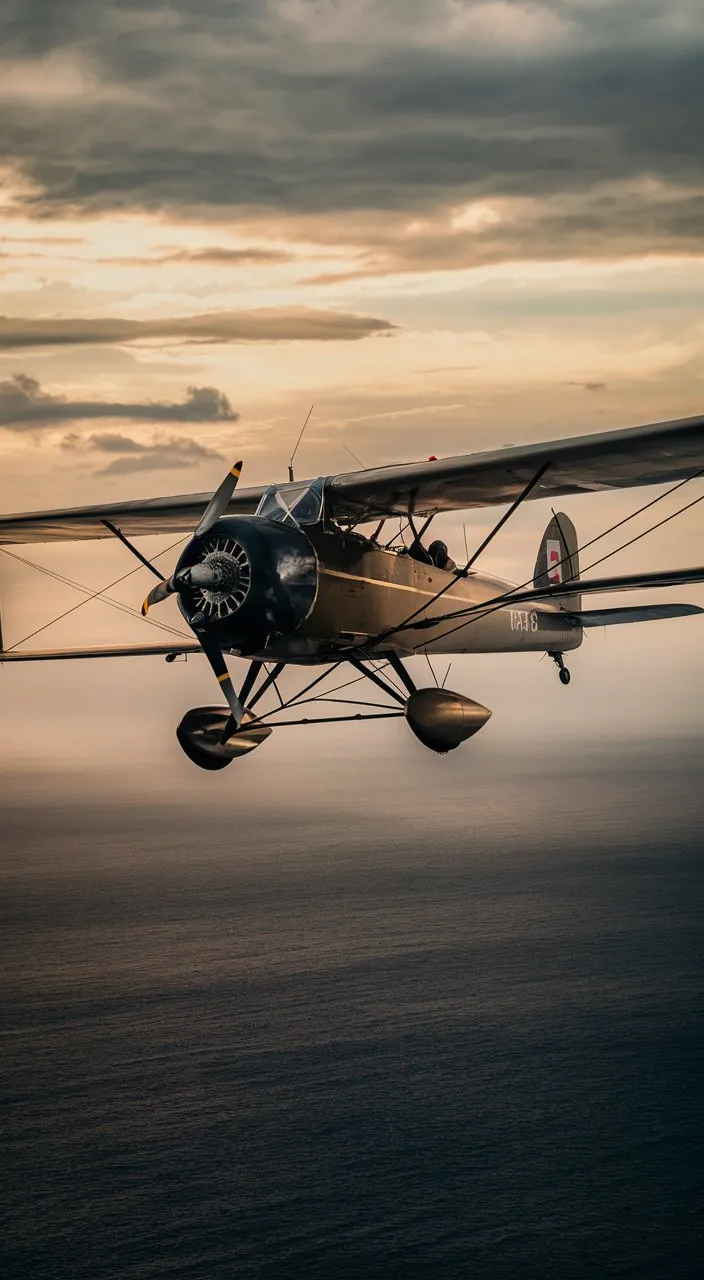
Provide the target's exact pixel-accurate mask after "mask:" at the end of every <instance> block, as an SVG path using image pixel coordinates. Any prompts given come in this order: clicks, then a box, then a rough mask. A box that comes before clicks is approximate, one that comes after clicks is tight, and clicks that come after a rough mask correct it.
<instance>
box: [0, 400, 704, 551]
mask: <svg viewBox="0 0 704 1280" xmlns="http://www.w3.org/2000/svg"><path fill="white" fill-rule="evenodd" d="M546 463H549V464H550V465H549V466H548V468H547V470H546V472H545V474H544V475H543V476H542V478H541V480H540V481H539V483H538V484H537V485H536V486H535V488H534V489H533V490H532V491H531V494H530V497H531V498H554V497H557V496H559V495H561V494H567V493H591V492H595V491H599V490H604V489H606V490H608V489H627V488H630V487H631V486H632V485H644V484H665V483H667V482H668V481H673V480H679V479H685V478H686V477H688V476H692V475H695V474H696V473H697V472H699V471H701V470H702V469H704V417H699V418H682V419H680V420H679V421H676V422H658V423H655V424H653V425H652V426H647V427H632V428H629V429H626V430H624V431H607V432H602V433H600V434H598V435H591V436H577V437H575V438H573V439H570V440H548V441H546V442H545V443H543V444H531V445H521V446H519V447H517V448H510V449H494V450H492V451H491V452H488V453H470V454H466V455H465V456H464V457H461V458H443V459H441V460H440V461H439V462H412V463H404V464H402V465H400V466H391V467H376V468H374V469H373V470H370V471H353V472H350V473H348V474H346V475H340V476H334V477H333V478H332V479H331V480H330V481H329V484H328V487H327V494H328V507H329V511H330V513H331V514H332V515H333V516H336V517H337V518H338V519H342V520H345V519H356V520H361V519H364V518H368V519H370V520H372V519H378V518H380V517H381V516H392V515H406V514H407V513H408V512H409V511H411V512H413V513H415V514H417V515H423V516H424V515H430V514H431V513H432V512H435V511H454V510H461V509H464V508H469V507H490V506H495V505H496V504H498V503H505V502H512V501H513V499H514V498H516V497H518V495H519V494H520V493H521V491H522V490H523V489H524V488H525V487H526V485H527V484H528V483H529V482H530V480H532V479H533V477H534V476H535V474H536V472H537V471H539V469H540V468H541V467H543V466H545V464H546ZM264 492H265V490H264V489H263V488H261V489H239V488H238V489H237V490H236V491H235V495H234V497H233V499H232V501H231V503H230V505H229V507H228V513H232V514H239V515H251V514H253V512H254V511H256V509H257V506H258V505H259V502H260V500H261V498H262V497H263V495H264ZM210 497H211V495H210V494H209V493H190V494H182V495H180V496H177V497H173V498H150V499H147V500H144V501H141V502H117V503H110V504H109V505H106V506H92V507H74V508H72V509H69V510H64V511H30V512H26V513H24V514H22V515H14V516H5V517H3V518H0V543H3V542H49V541H53V540H54V539H63V540H65V541H72V540H73V539H78V538H105V537H108V536H109V530H108V529H106V528H105V526H104V524H102V521H103V520H104V519H108V520H110V521H111V522H112V523H113V524H115V525H117V526H118V527H119V528H120V529H121V530H122V531H123V532H124V533H126V534H130V535H135V534H146V533H171V532H176V533H180V532H188V531H189V530H191V529H193V528H194V527H195V526H196V524H197V523H198V520H199V519H200V517H201V515H202V513H203V511H204V510H205V507H206V506H207V503H208V502H209V500H210Z"/></svg>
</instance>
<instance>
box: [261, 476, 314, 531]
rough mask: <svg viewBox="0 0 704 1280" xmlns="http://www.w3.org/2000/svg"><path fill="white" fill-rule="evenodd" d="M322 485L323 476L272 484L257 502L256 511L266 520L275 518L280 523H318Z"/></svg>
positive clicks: (298, 524)
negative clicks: (310, 479)
mask: <svg viewBox="0 0 704 1280" xmlns="http://www.w3.org/2000/svg"><path fill="white" fill-rule="evenodd" d="M324 487H325V477H324V476H320V477H319V478H318V479H317V480H312V481H306V482H304V483H303V484H297V483H295V482H294V483H293V484H272V485H270V486H269V488H268V489H267V491H266V493H265V494H264V497H263V498H262V500H261V502H260V503H259V506H258V507H257V512H256V513H257V515H258V516H263V517H264V519H266V520H276V521H278V522H279V523H280V524H292V525H295V526H296V527H300V526H302V525H306V524H319V523H320V521H321V520H322V518H323V490H324Z"/></svg>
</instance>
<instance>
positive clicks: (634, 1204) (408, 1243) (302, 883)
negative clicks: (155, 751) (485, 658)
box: [0, 742, 704, 1280]
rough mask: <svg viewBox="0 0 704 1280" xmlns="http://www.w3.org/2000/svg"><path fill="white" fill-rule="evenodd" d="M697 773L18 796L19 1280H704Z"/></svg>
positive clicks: (701, 856) (15, 1257)
mask: <svg viewBox="0 0 704 1280" xmlns="http://www.w3.org/2000/svg"><path fill="white" fill-rule="evenodd" d="M703 766H704V756H703V753H702V750H701V745H700V746H699V747H698V748H697V747H696V745H695V744H692V743H680V744H678V743H671V742H670V743H665V744H662V745H660V746H658V744H655V745H653V746H652V747H651V748H650V749H649V750H648V751H647V752H643V751H642V750H641V751H640V752H635V753H633V752H632V750H631V749H626V748H619V747H618V746H617V745H614V746H613V747H612V749H610V750H609V751H607V752H603V751H602V752H599V753H596V752H594V753H592V754H591V755H588V754H587V755H584V756H574V755H573V756H572V757H568V758H565V757H560V756H559V755H556V756H555V757H554V758H553V759H551V760H549V761H546V760H544V759H543V760H542V761H531V760H530V759H528V760H525V759H524V760H523V761H521V760H519V759H518V758H516V760H515V761H513V762H510V761H508V762H504V764H503V765H502V767H501V768H500V769H497V768H496V767H495V765H494V766H492V767H491V768H490V767H488V766H485V767H484V768H483V770H482V771H481V772H480V773H478V774H474V775H473V774H472V773H471V772H470V774H469V776H468V777H467V776H465V775H461V774H460V773H459V772H458V770H457V768H456V767H455V766H453V769H454V772H452V773H451V774H450V775H448V777H447V780H446V781H445V782H444V783H442V784H441V783H439V782H438V781H437V778H439V777H441V776H444V775H440V774H437V775H435V774H433V775H431V782H429V783H428V785H427V786H425V787H424V786H423V783H422V774H421V773H420V772H417V773H415V774H412V775H411V776H406V777H401V778H398V777H396V778H394V777H393V776H392V773H391V771H390V770H389V772H388V773H387V774H386V776H385V777H383V778H381V779H380V777H379V773H378V770H377V771H376V772H375V771H374V770H370V778H369V783H368V785H366V786H363V785H361V784H360V780H359V777H357V778H356V779H355V784H354V786H353V787H351V788H350V790H349V791H346V790H345V787H344V785H343V784H342V783H341V784H340V785H339V786H338V787H337V789H334V788H333V789H330V788H328V787H327V786H324V785H322V783H321V780H320V776H318V777H317V779H316V775H315V773H314V771H311V773H309V774H308V775H304V777H305V776H307V782H305V781H304V782H300V781H299V783H298V784H297V786H296V787H295V788H294V787H292V786H290V787H289V788H288V789H286V787H283V789H281V788H279V787H278V786H277V783H276V778H275V777H274V778H270V779H269V781H268V783H266V784H265V783H264V782H261V781H260V782H258V783H257V787H258V790H256V791H254V790H250V782H249V781H248V780H251V779H252V778H254V777H255V776H258V777H260V778H262V777H264V775H263V774H259V775H255V773H254V772H253V771H251V770H250V772H249V773H245V772H242V774H241V775H240V777H241V778H242V779H245V783H246V785H242V786H241V789H240V784H239V783H238V784H237V787H236V788H233V786H232V785H230V786H229V790H227V789H224V788H223V786H222V783H221V782H220V783H218V784H217V786H216V785H215V783H214V782H213V780H211V779H207V780H206V782H205V783H201V784H199V785H200V786H201V787H205V788H206V790H205V791H204V792H203V791H198V792H196V791H195V790H194V793H193V795H192V796H191V797H190V798H189V796H188V794H187V792H186V791H185V790H184V791H178V790H177V791H176V792H175V793H173V794H172V795H171V796H170V798H169V799H168V801H167V799H166V795H165V791H164V789H163V788H162V790H158V789H157V793H156V794H155V796H154V798H153V799H150V798H149V794H148V791H147V789H146V787H144V786H143V787H141V788H140V789H139V790H138V791H137V792H136V793H135V794H132V793H131V790H130V784H129V780H125V781H124V784H116V783H113V784H112V786H111V788H109V789H108V790H107V791H106V790H104V788H103V787H101V785H99V780H98V779H97V777H96V775H92V774H90V773H89V772H87V773H86V774H85V776H80V775H77V774H76V775H66V777H58V778H55V779H54V780H53V781H52V782H51V785H50V784H49V782H48V781H47V780H42V779H38V778H37V777H32V776H30V775H28V774H26V773H23V772H18V773H17V774H16V775H11V776H9V777H6V778H5V780H4V782H3V784H2V826H1V829H0V844H1V846H2V856H1V859H0V879H1V889H2V896H1V907H0V913H1V922H0V923H1V928H0V952H1V959H2V971H1V972H2V977H1V997H2V1029H3V1036H2V1077H1V1079H2V1102H3V1108H2V1134H1V1138H2V1152H1V1155H2V1173H1V1176H2V1180H3V1184H4V1189H3V1232H2V1244H1V1246H0V1249H1V1251H2V1255H3V1257H2V1269H1V1274H2V1276H3V1278H4V1280H39V1278H41V1280H50V1278H53V1277H61V1278H62V1280H63V1278H64V1277H71V1278H74V1277H75V1278H76V1280H160V1278H161V1277H179V1278H180V1277H183V1278H184V1280H186V1278H189V1280H211V1278H212V1280H219V1278H220V1277H223V1278H225V1277H231V1276H238V1277H239V1276H242V1277H250V1276H251V1277H277V1278H279V1277H280V1278H281V1280H286V1278H287V1277H296V1278H298V1277H305V1278H306V1280H323V1278H325V1280H328V1278H329V1280H335V1278H336V1277H341V1278H345V1277H350V1278H352V1277H355V1278H357V1277H360V1278H361V1277H374V1278H376V1277H384V1278H386V1277H389V1278H393V1280H395V1278H396V1277H399V1278H400V1277H404V1278H409V1280H416V1278H418V1280H420V1278H421V1277H428V1280H434V1278H435V1277H437V1278H438V1280H446V1278H447V1280H449V1278H450V1277H478V1278H483V1277H514V1276H515V1277H525V1276H528V1277H534V1276H535V1277H559V1278H560V1280H562V1278H563V1277H564V1278H567V1277H595V1278H604V1280H606V1278H607V1277H616V1276H619V1277H621V1276H622V1277H627V1276H628V1277H637V1278H638V1280H651V1278H655V1277H657V1278H658V1280H659V1278H661V1277H662V1278H669V1277H698V1276H701V1275H703V1274H704V1244H703V1243H702V1223H703V1221H704V1217H703V1211H702V1205H703V1204H704V1197H703V1195H702V1192H703V1190H704V1188H703V1185H702V1184H703V1181H704V1179H703V1177H702V1173H703V1169H704V1158H703V1155H702V1133H703V1128H704V1126H703V1125H702V1113H703V1111H704V1105H703V1103H704V1089H703V1087H702V1049H703V1048H704V1035H703V1025H704V1019H703V1016H702V1004H703V993H704V962H703V954H702V922H703V920H702V896H703V895H702V889H703V887H704V850H703V844H704V842H703V840H702V818H703V816H704V771H703ZM433 767H435V766H433ZM372 774H373V776H372ZM184 776H185V775H184ZM188 776H189V778H190V777H191V774H189V775H188ZM199 776H200V775H199ZM265 785H266V786H267V787H268V788H269V790H268V791H267V790H265V789H263V788H264V787H265Z"/></svg>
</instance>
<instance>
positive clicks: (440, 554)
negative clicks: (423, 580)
mask: <svg viewBox="0 0 704 1280" xmlns="http://www.w3.org/2000/svg"><path fill="white" fill-rule="evenodd" d="M428 554H429V556H430V558H431V560H432V562H433V564H434V565H437V567H438V569H444V568H445V565H446V564H447V562H448V560H449V559H450V553H449V551H448V549H447V543H446V542H442V541H441V540H440V538H436V539H435V541H434V542H431V544H430V546H429V547H428Z"/></svg>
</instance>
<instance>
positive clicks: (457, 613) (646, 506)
mask: <svg viewBox="0 0 704 1280" xmlns="http://www.w3.org/2000/svg"><path fill="white" fill-rule="evenodd" d="M702 475H704V467H702V468H701V470H699V471H695V472H694V474H693V475H691V476H686V477H685V479H684V480H679V481H678V482H677V484H675V485H672V486H671V487H670V488H669V489H666V490H665V492H664V493H660V494H658V495H657V496H656V497H655V498H651V499H650V501H648V502H645V503H643V505H642V506H640V507H638V509H637V510H636V511H632V512H631V514H630V515H628V516H624V517H623V518H622V519H621V520H617V521H616V522H615V523H614V524H612V525H610V526H609V528H608V529H604V530H603V532H602V533H598V534H597V535H596V537H594V538H590V540H589V542H585V543H583V545H582V546H580V547H579V548H578V549H577V554H580V553H581V552H583V551H586V550H588V548H589V547H593V546H594V545H595V543H597V542H600V541H601V540H602V538H606V537H608V536H609V534H612V533H615V532H616V530H617V529H620V528H622V526H623V525H624V524H628V523H629V521H630V520H635V519H636V517H637V516H640V515H642V514H643V512H644V511H648V510H650V508H651V507H654V506H655V505H656V504H657V503H658V502H662V501H663V499H665V498H669V497H670V496H671V495H672V494H673V493H676V492H677V491H678V490H679V489H681V488H683V486H684V485H686V484H689V482H690V481H691V480H697V479H698V478H699V477H700V476H702ZM702 498H704V495H702ZM702 498H695V500H694V502H690V503H688V504H687V505H686V506H684V507H681V508H679V509H678V510H677V511H675V512H673V513H672V514H671V515H669V516H667V517H666V518H665V519H664V520H661V521H660V522H659V523H658V524H655V525H651V526H649V528H647V529H645V530H644V531H643V532H642V533H640V534H638V535H637V537H636V538H633V539H631V541H630V542H625V543H623V544H622V546H620V547H616V548H614V550H613V551H610V552H608V554H607V555H605V556H602V558H601V559H600V560H596V561H594V563H593V564H591V565H589V566H588V569H593V568H594V567H595V565H597V564H603V563H604V561H605V560H608V559H610V558H611V556H614V555H616V554H617V553H618V552H619V551H623V550H624V548H625V547H629V546H631V545H632V543H633V542H638V541H639V540H640V538H644V537H645V536H646V534H648V533H653V532H654V531H655V530H656V529H659V528H660V527H661V525H663V524H667V523H668V521H670V520H674V519H675V517H676V516H678V515H683V514H684V512H685V511H688V510H689V509H690V507H692V506H696V505H697V503H698V502H701V501H702ZM569 560H570V555H569V554H568V555H565V556H563V558H562V559H561V560H560V561H559V563H558V564H556V565H555V566H554V568H556V569H557V568H560V567H561V566H562V565H563V564H567V563H569ZM577 582H578V580H576V581H575V588H574V589H575V590H578V589H579V588H578V586H577V585H576V584H577ZM532 585H533V579H532V578H528V579H526V581H525V582H522V583H519V584H518V585H517V586H515V587H511V589H510V590H509V591H506V592H504V593H503V594H502V595H500V596H494V597H493V598H492V599H491V600H485V601H484V603H483V604H474V605H469V606H468V607H467V608H466V609H457V610H454V611H453V612H452V613H448V614H444V615H442V616H441V617H438V618H433V619H432V620H430V619H429V620H428V621H429V622H432V625H433V626H436V625H438V624H439V623H441V622H450V621H451V620H452V619H453V618H461V617H467V616H468V615H469V614H477V613H478V611H479V610H482V611H483V612H482V613H481V614H480V616H478V617H476V618H472V619H471V620H472V621H479V620H480V617H486V616H488V613H493V612H494V608H488V606H494V605H495V606H496V608H502V607H503V605H504V604H505V603H506V602H507V601H508V600H510V599H511V597H512V596H514V595H516V593H517V592H519V591H524V590H525V589H526V587H531V586H532ZM565 586H566V587H567V586H569V584H565ZM415 625H416V626H417V625H418V624H415ZM420 625H421V626H423V624H422V623H421V624H420ZM462 625H465V624H462ZM406 628H408V629H411V630H412V629H413V628H414V624H413V623H410V624H409V623H408V622H405V623H402V624H400V625H399V626H398V627H397V628H396V632H395V633H397V632H399V631H403V630H405V629H406ZM456 630H457V628H456V627H453V629H452V631H450V632H443V634H442V635H441V636H436V637H435V639H436V640H442V639H444V637H445V636H447V635H452V634H453V632H454V631H456ZM395 633H394V634H395Z"/></svg>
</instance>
